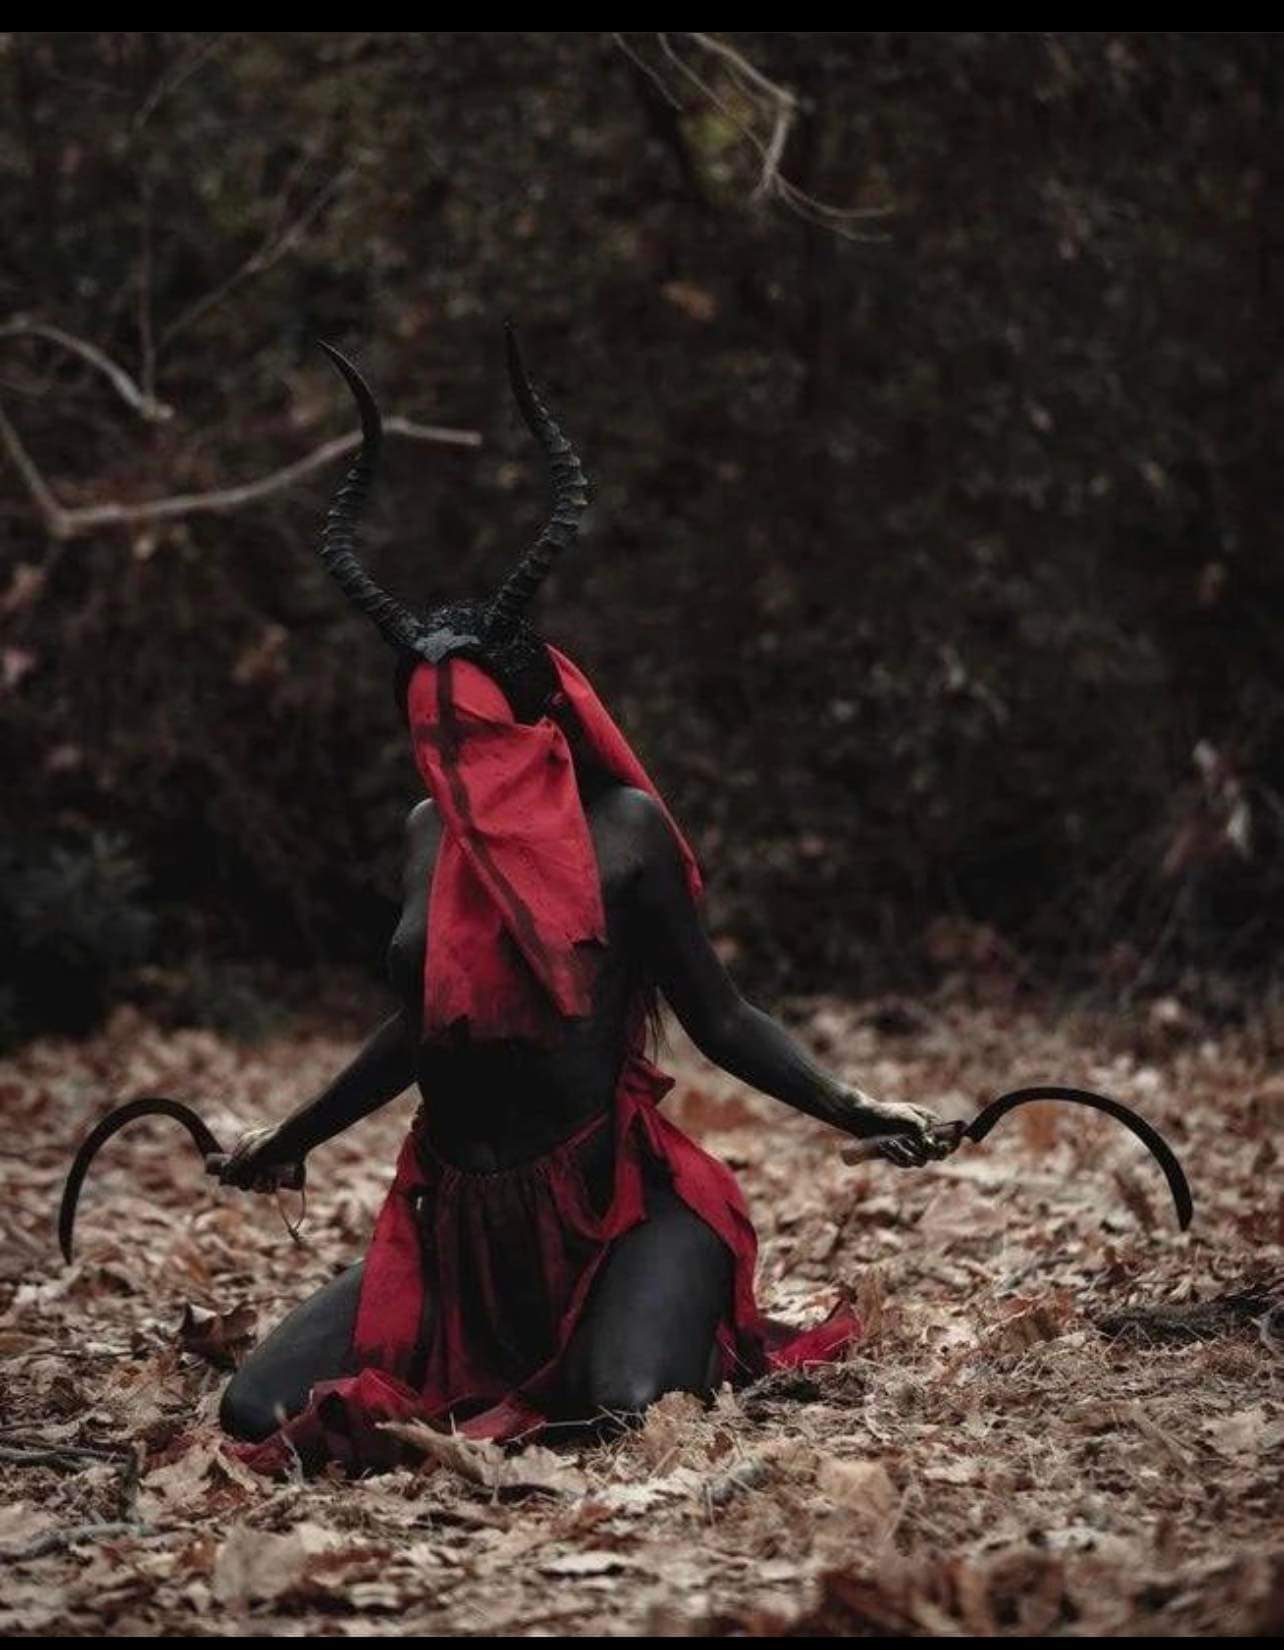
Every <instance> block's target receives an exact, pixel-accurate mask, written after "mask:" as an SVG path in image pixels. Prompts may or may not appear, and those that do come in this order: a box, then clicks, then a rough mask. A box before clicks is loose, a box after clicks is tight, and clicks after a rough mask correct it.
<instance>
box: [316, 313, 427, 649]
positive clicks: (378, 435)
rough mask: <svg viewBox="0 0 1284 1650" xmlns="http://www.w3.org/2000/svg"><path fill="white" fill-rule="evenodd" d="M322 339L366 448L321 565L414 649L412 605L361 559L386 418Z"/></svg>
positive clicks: (330, 527)
mask: <svg viewBox="0 0 1284 1650" xmlns="http://www.w3.org/2000/svg"><path fill="white" fill-rule="evenodd" d="M317 343H318V344H319V345H320V347H321V348H322V349H323V350H324V351H325V353H326V354H327V355H328V356H329V358H330V360H331V361H332V362H333V363H334V365H335V367H336V368H337V369H338V371H339V373H340V375H341V377H342V378H343V381H344V383H345V384H347V386H348V388H349V389H350V390H351V391H352V399H353V400H354V401H355V402H356V404H357V411H358V412H359V413H360V414H361V450H360V452H359V453H358V454H357V457H356V461H355V463H354V464H353V466H352V468H351V469H350V470H349V471H348V473H347V476H346V477H345V478H344V481H343V483H342V485H341V486H340V488H339V490H338V492H336V493H335V495H334V499H333V501H332V503H331V505H330V510H329V514H328V515H327V516H326V520H325V527H324V529H323V530H322V533H321V546H320V551H319V554H320V557H321V565H322V566H323V567H324V568H325V569H326V571H327V572H328V573H330V574H331V576H332V577H333V578H334V580H335V583H336V584H337V585H338V586H339V588H340V590H342V591H343V593H344V595H345V596H346V597H347V598H348V600H349V601H350V602H351V603H352V605H353V606H354V607H355V608H357V610H358V611H359V612H361V613H364V614H365V615H366V617H367V618H368V619H373V620H374V622H375V624H376V625H377V626H378V627H379V630H380V633H381V634H382V636H383V638H384V640H385V641H387V642H389V643H391V645H392V646H393V647H394V648H399V649H400V648H410V649H413V648H414V646H415V643H416V641H417V640H418V638H419V636H420V633H421V632H422V630H423V626H422V624H421V623H420V621H419V620H418V619H417V618H416V617H415V615H414V614H413V613H412V612H411V611H410V609H409V608H408V607H406V606H404V605H403V603H401V602H399V601H398V600H397V599H396V597H395V596H390V595H389V594H388V592H387V591H386V590H384V589H382V588H381V587H380V586H379V585H377V584H376V583H375V582H374V580H373V579H372V578H371V577H370V575H369V574H368V573H367V572H366V570H365V568H364V567H362V565H361V563H360V561H359V560H358V559H357V533H358V528H359V525H360V520H361V512H362V511H363V509H364V508H365V503H366V499H367V498H368V497H369V494H370V487H371V484H372V483H373V481H374V478H375V472H376V470H377V469H378V465H379V452H380V449H381V447H382V446H383V420H382V418H380V416H379V408H378V406H377V404H376V402H375V398H374V396H373V395H372V394H371V392H370V387H369V385H368V384H367V383H366V381H365V379H364V378H362V376H361V374H360V373H359V372H358V371H357V369H356V368H355V367H354V366H353V364H352V362H351V361H349V360H348V359H347V357H346V356H344V355H341V354H340V353H339V351H338V350H337V349H335V348H334V346H333V345H332V344H327V343H325V342H323V341H322V340H321V339H319V338H318V339H317Z"/></svg>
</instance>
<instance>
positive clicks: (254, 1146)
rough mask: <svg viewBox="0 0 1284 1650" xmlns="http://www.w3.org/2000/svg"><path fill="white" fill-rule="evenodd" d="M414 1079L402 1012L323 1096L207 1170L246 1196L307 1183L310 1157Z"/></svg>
mask: <svg viewBox="0 0 1284 1650" xmlns="http://www.w3.org/2000/svg"><path fill="white" fill-rule="evenodd" d="M414 1076H416V1071H414V1036H413V1031H411V1026H409V1020H408V1015H406V1010H404V1008H399V1010H398V1011H396V1013H394V1015H391V1018H388V1020H385V1023H383V1025H381V1026H380V1028H378V1031H376V1033H375V1035H373V1036H371V1038H370V1039H368V1041H366V1043H365V1044H363V1046H361V1049H360V1053H358V1054H356V1058H355V1059H352V1061H350V1063H348V1064H347V1066H345V1068H343V1071H340V1074H338V1076H337V1077H335V1079H333V1082H330V1084H327V1086H325V1089H322V1092H320V1094H319V1096H317V1097H315V1099H310V1101H305V1102H304V1104H302V1105H300V1107H297V1109H295V1110H294V1112H290V1115H289V1117H287V1119H286V1120H284V1122H279V1124H274V1125H269V1127H267V1129H251V1130H249V1132H248V1134H243V1135H241V1138H239V1140H238V1142H236V1145H234V1147H233V1150H231V1152H229V1153H228V1158H226V1162H223V1163H218V1162H210V1163H208V1165H206V1167H208V1168H211V1171H215V1173H218V1176H220V1180H221V1181H223V1183H224V1185H228V1186H241V1188H243V1190H246V1191H272V1190H274V1188H276V1186H277V1185H289V1183H294V1181H297V1180H300V1178H302V1173H300V1170H302V1163H304V1158H305V1157H307V1153H309V1152H312V1150H315V1147H319V1145H323V1143H325V1142H327V1140H332V1138H333V1137H335V1135H337V1134H342V1132H343V1130H345V1129H350V1127H352V1125H353V1124H355V1122H360V1120H361V1119H363V1117H368V1115H370V1114H371V1112H376V1110H378V1109H380V1107H381V1105H386V1104H388V1102H389V1101H394V1099H396V1097H398V1094H403V1092H404V1091H406V1089H408V1087H409V1086H411V1084H413V1082H414Z"/></svg>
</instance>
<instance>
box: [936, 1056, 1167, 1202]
mask: <svg viewBox="0 0 1284 1650" xmlns="http://www.w3.org/2000/svg"><path fill="white" fill-rule="evenodd" d="M1031 1100H1070V1101H1073V1102H1074V1104H1075V1105H1078V1106H1090V1107H1091V1108H1092V1110H1093V1111H1103V1112H1105V1114H1106V1116H1107V1117H1113V1118H1114V1119H1115V1121H1116V1122H1118V1123H1122V1124H1123V1126H1124V1127H1125V1128H1126V1129H1131V1130H1132V1132H1133V1133H1134V1134H1135V1135H1136V1136H1137V1138H1138V1140H1140V1141H1141V1143H1142V1144H1143V1145H1144V1146H1145V1147H1146V1148H1147V1150H1148V1151H1149V1152H1150V1155H1151V1156H1152V1157H1153V1158H1155V1160H1156V1161H1157V1162H1158V1164H1159V1167H1160V1168H1161V1169H1162V1170H1163V1171H1164V1176H1165V1178H1166V1179H1167V1181H1168V1189H1169V1191H1171V1192H1172V1194H1173V1202H1174V1203H1175V1204H1176V1206H1177V1224H1178V1226H1180V1227H1181V1229H1182V1231H1183V1232H1184V1231H1185V1230H1186V1228H1187V1227H1188V1226H1189V1225H1190V1222H1191V1217H1192V1216H1193V1214H1194V1212H1195V1201H1194V1199H1193V1198H1192V1196H1191V1193H1190V1182H1189V1181H1188V1180H1187V1179H1186V1171H1185V1170H1184V1169H1183V1168H1182V1166H1181V1164H1180V1163H1179V1162H1178V1161H1177V1155H1176V1153H1175V1152H1174V1151H1173V1149H1172V1147H1171V1146H1170V1145H1169V1144H1168V1142H1167V1141H1166V1140H1165V1139H1164V1137H1163V1136H1162V1135H1161V1134H1160V1133H1159V1131H1158V1130H1157V1129H1155V1128H1154V1127H1153V1126H1152V1125H1151V1124H1149V1123H1147V1121H1146V1119H1145V1118H1144V1117H1141V1116H1139V1115H1138V1113H1136V1112H1135V1111H1133V1109H1132V1107H1131V1106H1125V1105H1124V1103H1123V1101H1122V1100H1112V1099H1111V1098H1110V1096H1109V1095H1107V1094H1094V1093H1093V1092H1092V1091H1091V1089H1070V1088H1063V1087H1062V1086H1061V1085H1060V1084H1059V1083H1042V1084H1039V1085H1037V1086H1036V1087H1034V1088H1028V1089H1013V1090H1012V1092H1011V1093H1010V1094H1001V1095H1000V1096H999V1098H998V1099H997V1100H991V1102H990V1104H989V1105H988V1106H985V1107H984V1108H983V1109H982V1110H981V1111H979V1112H978V1113H977V1115H976V1116H975V1117H974V1118H973V1119H972V1121H971V1122H970V1123H969V1124H968V1126H967V1128H966V1129H964V1131H963V1138H964V1139H965V1140H984V1139H985V1137H986V1135H987V1134H989V1132H990V1130H991V1129H992V1128H993V1127H994V1125H995V1124H996V1123H997V1122H999V1121H1000V1120H1001V1119H1002V1118H1004V1117H1006V1116H1007V1115H1008V1113H1009V1112H1010V1111H1015V1110H1016V1108H1017V1107H1018V1106H1024V1105H1026V1104H1028V1103H1029V1102H1030V1101H1031Z"/></svg>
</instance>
